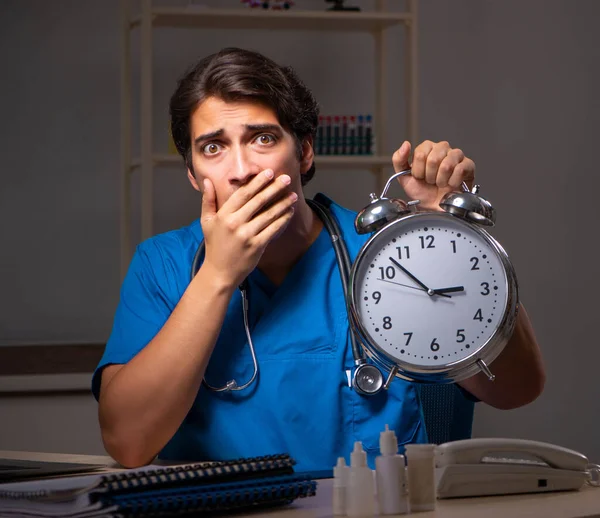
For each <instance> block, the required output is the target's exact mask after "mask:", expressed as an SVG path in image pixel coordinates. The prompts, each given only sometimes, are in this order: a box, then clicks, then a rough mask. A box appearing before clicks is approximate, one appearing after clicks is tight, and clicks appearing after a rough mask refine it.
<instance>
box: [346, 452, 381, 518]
mask: <svg viewBox="0 0 600 518" xmlns="http://www.w3.org/2000/svg"><path fill="white" fill-rule="evenodd" d="M346 496H347V499H346V513H347V515H348V516H350V517H352V518H362V517H365V516H369V517H370V516H373V515H374V514H375V498H374V484H373V471H371V468H369V466H367V454H366V452H365V451H364V450H363V447H362V443H361V442H360V441H356V442H355V443H354V450H353V451H352V453H350V477H349V481H348V486H347V488H346Z"/></svg>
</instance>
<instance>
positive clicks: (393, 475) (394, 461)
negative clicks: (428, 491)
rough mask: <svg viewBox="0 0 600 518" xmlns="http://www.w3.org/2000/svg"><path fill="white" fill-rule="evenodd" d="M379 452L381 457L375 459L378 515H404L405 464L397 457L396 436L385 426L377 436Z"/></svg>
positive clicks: (406, 500)
mask: <svg viewBox="0 0 600 518" xmlns="http://www.w3.org/2000/svg"><path fill="white" fill-rule="evenodd" d="M379 450H380V453H381V455H380V456H379V457H377V458H376V459H375V474H376V475H375V477H376V479H377V499H378V503H379V514H406V513H408V493H407V490H406V476H405V471H406V463H405V460H404V455H398V440H397V439H396V434H395V433H394V431H393V430H390V429H389V427H388V425H387V424H386V425H385V431H383V432H381V433H380V434H379Z"/></svg>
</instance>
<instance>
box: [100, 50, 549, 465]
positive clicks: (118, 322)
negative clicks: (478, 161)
mask: <svg viewBox="0 0 600 518" xmlns="http://www.w3.org/2000/svg"><path fill="white" fill-rule="evenodd" d="M170 108H171V128H172V134H173V137H174V141H175V144H176V146H177V148H178V151H179V153H180V154H181V155H182V157H183V158H184V161H185V164H186V166H187V170H188V178H189V181H190V183H191V184H192V186H193V188H194V189H196V190H197V191H200V192H202V194H203V196H202V215H201V218H200V222H198V221H196V222H194V223H192V224H191V225H189V226H187V227H184V228H182V229H180V230H177V231H172V232H168V233H166V234H163V235H159V236H156V237H154V238H152V239H150V240H148V241H146V242H144V243H142V244H141V245H140V246H139V247H138V249H137V252H136V254H135V256H134V258H133V261H132V264H131V267H130V270H129V272H128V274H127V277H126V279H125V282H124V284H123V288H122V291H121V301H120V304H119V307H118V309H117V314H116V317H115V323H114V327H113V332H112V335H111V337H110V340H109V342H108V344H107V347H106V351H105V354H104V357H103V358H102V360H101V362H100V364H99V366H98V369H97V371H96V373H95V375H94V380H93V390H94V394H95V395H96V397H97V398H98V399H99V420H100V426H101V429H102V437H103V441H104V444H105V447H106V449H107V451H108V452H109V453H110V454H111V455H112V456H113V457H114V458H115V459H116V460H117V461H119V462H120V463H122V464H123V465H125V466H131V467H133V466H139V465H142V464H145V463H148V462H150V461H152V460H153V458H154V457H155V456H156V455H157V454H160V456H161V458H165V459H177V460H182V461H185V460H206V459H222V458H238V457H246V456H256V455H264V454H269V453H280V452H287V453H290V454H291V455H292V456H293V457H294V458H295V459H296V460H297V461H298V469H300V470H304V469H306V470H321V469H330V468H331V467H332V466H333V465H334V464H335V460H336V458H337V457H338V456H341V455H347V454H348V452H349V451H350V450H351V449H352V444H353V442H354V441H356V440H360V441H362V442H363V446H364V447H365V449H366V450H367V452H368V453H369V457H370V458H371V459H372V458H373V456H374V455H375V453H376V450H377V447H378V439H379V432H380V431H381V430H383V428H384V426H385V424H389V426H390V428H391V429H394V430H395V431H396V434H397V435H398V438H399V442H400V443H401V444H404V443H407V442H423V441H426V440H427V437H426V433H425V428H424V425H423V422H422V412H421V409H420V406H419V402H418V398H417V396H416V391H415V387H414V385H413V384H411V383H408V382H405V381H403V380H395V381H393V382H392V384H391V386H390V389H389V390H388V391H385V392H383V393H381V394H379V395H377V396H375V397H365V396H361V395H359V394H357V393H356V392H354V391H353V390H352V389H351V388H349V387H348V384H347V380H346V375H345V371H346V369H349V368H351V367H352V365H353V361H352V353H351V348H350V347H349V346H348V335H349V333H348V320H347V315H346V306H345V300H344V293H343V291H342V287H341V283H340V278H339V272H338V270H337V265H336V261H335V255H334V252H333V249H332V246H331V241H330V238H329V236H328V235H327V232H326V231H325V230H324V229H323V224H322V222H321V220H320V219H319V218H318V217H317V215H316V214H315V213H314V212H313V211H312V210H311V208H310V207H309V205H308V204H307V203H306V200H305V199H304V195H303V192H302V185H304V184H305V183H306V182H307V181H309V180H310V178H311V177H312V175H313V174H314V164H313V159H314V151H313V138H314V135H315V131H316V125H317V116H318V108H317V104H316V102H315V100H314V98H313V96H312V94H311V93H310V91H309V90H308V89H307V88H306V87H305V86H304V85H303V84H302V83H301V81H300V80H299V79H298V78H297V76H296V75H295V74H294V72H293V71H292V70H291V69H289V68H283V67H280V66H279V65H277V64H276V63H274V62H273V61H271V60H269V59H268V58H266V57H264V56H261V55H260V54H256V53H253V52H248V51H244V50H240V49H225V50H223V51H221V52H219V53H217V54H215V55H212V56H209V57H207V58H205V59H203V60H201V61H200V62H199V63H198V64H197V65H196V66H195V67H194V68H193V69H191V71H190V72H188V73H187V74H186V75H185V76H184V77H183V79H182V80H181V81H180V82H179V85H178V88H177V90H176V92H175V93H174V95H173V97H172V99H171V106H170ZM410 153H411V146H410V144H409V143H408V142H404V143H403V144H402V146H401V147H400V148H399V149H398V150H397V151H396V152H395V153H394V155H393V164H394V168H395V169H396V170H397V171H399V170H402V169H406V168H407V167H409V156H410ZM411 165H412V176H410V177H404V178H402V179H401V180H402V182H401V183H402V186H403V188H404V190H405V192H406V194H407V195H408V196H409V197H410V198H413V199H419V200H421V206H422V207H424V208H429V209H432V210H439V207H438V202H439V201H440V199H441V197H442V196H443V195H444V194H445V193H446V192H448V191H450V190H452V189H457V188H459V186H460V185H461V183H462V182H463V181H466V182H468V183H471V182H472V181H473V179H474V174H475V164H474V163H473V161H472V160H470V159H469V158H467V157H465V155H464V154H463V153H462V151H461V150H459V149H453V148H451V147H450V145H449V144H448V143H447V142H439V143H433V142H429V141H426V142H423V143H422V144H421V145H419V146H418V147H417V148H416V149H415V152H414V157H413V160H412V164H411ZM331 210H332V212H333V215H334V216H335V217H336V219H337V220H338V222H339V224H340V226H341V228H342V234H343V237H344V239H345V242H346V245H347V247H348V249H349V252H350V254H351V256H352V258H354V257H355V256H356V253H357V252H358V250H359V249H360V247H361V245H362V244H363V243H364V242H365V240H366V237H365V236H358V235H357V234H356V233H355V232H354V230H353V220H354V214H353V213H351V212H350V211H347V210H346V209H343V208H341V207H339V206H338V205H336V204H335V203H333V202H332V204H331ZM202 240H204V243H205V253H204V258H203V261H202V263H201V266H200V268H199V270H198V272H197V274H195V275H194V276H193V279H192V280H191V281H190V269H191V267H192V261H193V258H194V255H195V253H196V249H197V248H198V245H199V243H200V242H201V241H202ZM243 282H244V284H245V285H246V286H247V288H248V290H247V295H248V297H249V303H248V306H247V308H248V326H249V330H250V336H247V334H246V332H245V328H244V314H243V310H242V303H241V300H240V297H241V295H240V292H239V290H238V286H239V285H240V284H241V283H243ZM250 339H251V340H252V341H253V344H254V347H255V348H256V355H257V357H258V363H259V366H260V374H259V375H258V377H257V378H256V379H255V380H254V382H253V383H252V384H250V385H249V386H248V387H246V388H245V389H244V390H239V391H221V392H217V391H215V390H211V389H210V388H209V386H212V387H213V389H214V388H215V387H216V388H219V387H221V386H223V385H226V384H227V383H228V382H229V381H231V380H235V383H236V384H237V385H238V386H239V385H242V384H244V383H245V382H246V381H247V380H249V379H251V378H252V374H253V359H252V356H251V354H250V352H249V350H248V341H249V340H250ZM494 373H495V374H496V377H497V379H496V381H495V382H493V383H492V382H489V381H488V380H487V378H485V377H484V376H482V375H476V376H473V377H472V378H470V379H467V380H465V381H464V382H462V383H461V386H462V388H463V389H464V390H465V391H466V392H467V393H470V394H471V395H472V396H474V398H478V399H480V400H482V401H485V402H487V403H489V404H491V405H494V406H496V407H499V408H512V407H516V406H520V405H523V404H525V403H528V402H530V401H532V400H533V399H535V398H536V397H537V396H538V394H539V393H540V392H541V390H542V387H543V383H544V370H543V367H542V363H541V358H540V353H539V348H538V345H537V343H536V341H535V337H534V335H533V331H532V329H531V325H530V323H529V320H528V318H527V316H526V314H525V312H524V311H523V310H521V311H520V313H519V317H518V322H517V326H516V330H515V333H514V336H513V337H512V339H511V341H510V343H509V344H508V345H507V346H506V348H505V350H504V351H503V353H502V354H501V356H500V357H498V359H497V360H496V361H495V362H494ZM203 379H205V381H206V383H207V384H205V385H203V383H202V381H203Z"/></svg>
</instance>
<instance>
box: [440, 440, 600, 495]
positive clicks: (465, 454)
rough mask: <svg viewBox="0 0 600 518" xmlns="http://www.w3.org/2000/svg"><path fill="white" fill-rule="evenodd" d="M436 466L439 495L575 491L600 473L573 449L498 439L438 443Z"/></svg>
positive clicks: (595, 480)
mask: <svg viewBox="0 0 600 518" xmlns="http://www.w3.org/2000/svg"><path fill="white" fill-rule="evenodd" d="M435 467H436V470H435V471H436V485H437V494H438V498H452V497H463V496H481V495H505V494H515V493H538V492H545V491H564V490H576V489H580V488H581V487H582V486H583V485H584V484H585V483H586V482H588V483H590V484H592V485H598V474H599V473H600V467H598V466H596V465H592V464H590V463H589V461H588V459H587V457H586V456H585V455H582V454H581V453H579V452H576V451H574V450H569V449H568V448H563V447H561V446H555V445H553V444H548V443H543V442H537V441H530V440H525V439H499V438H489V439H488V438H481V439H466V440H463V441H453V442H447V443H444V444H440V445H439V446H438V447H437V448H436V460H435Z"/></svg>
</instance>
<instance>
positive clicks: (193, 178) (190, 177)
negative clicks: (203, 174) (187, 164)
mask: <svg viewBox="0 0 600 518" xmlns="http://www.w3.org/2000/svg"><path fill="white" fill-rule="evenodd" d="M187 177H188V180H189V181H190V183H191V184H192V187H193V188H194V189H196V190H197V191H198V192H202V189H200V185H199V184H198V180H197V179H196V176H195V175H194V173H192V171H191V169H190V168H188V170H187Z"/></svg>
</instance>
